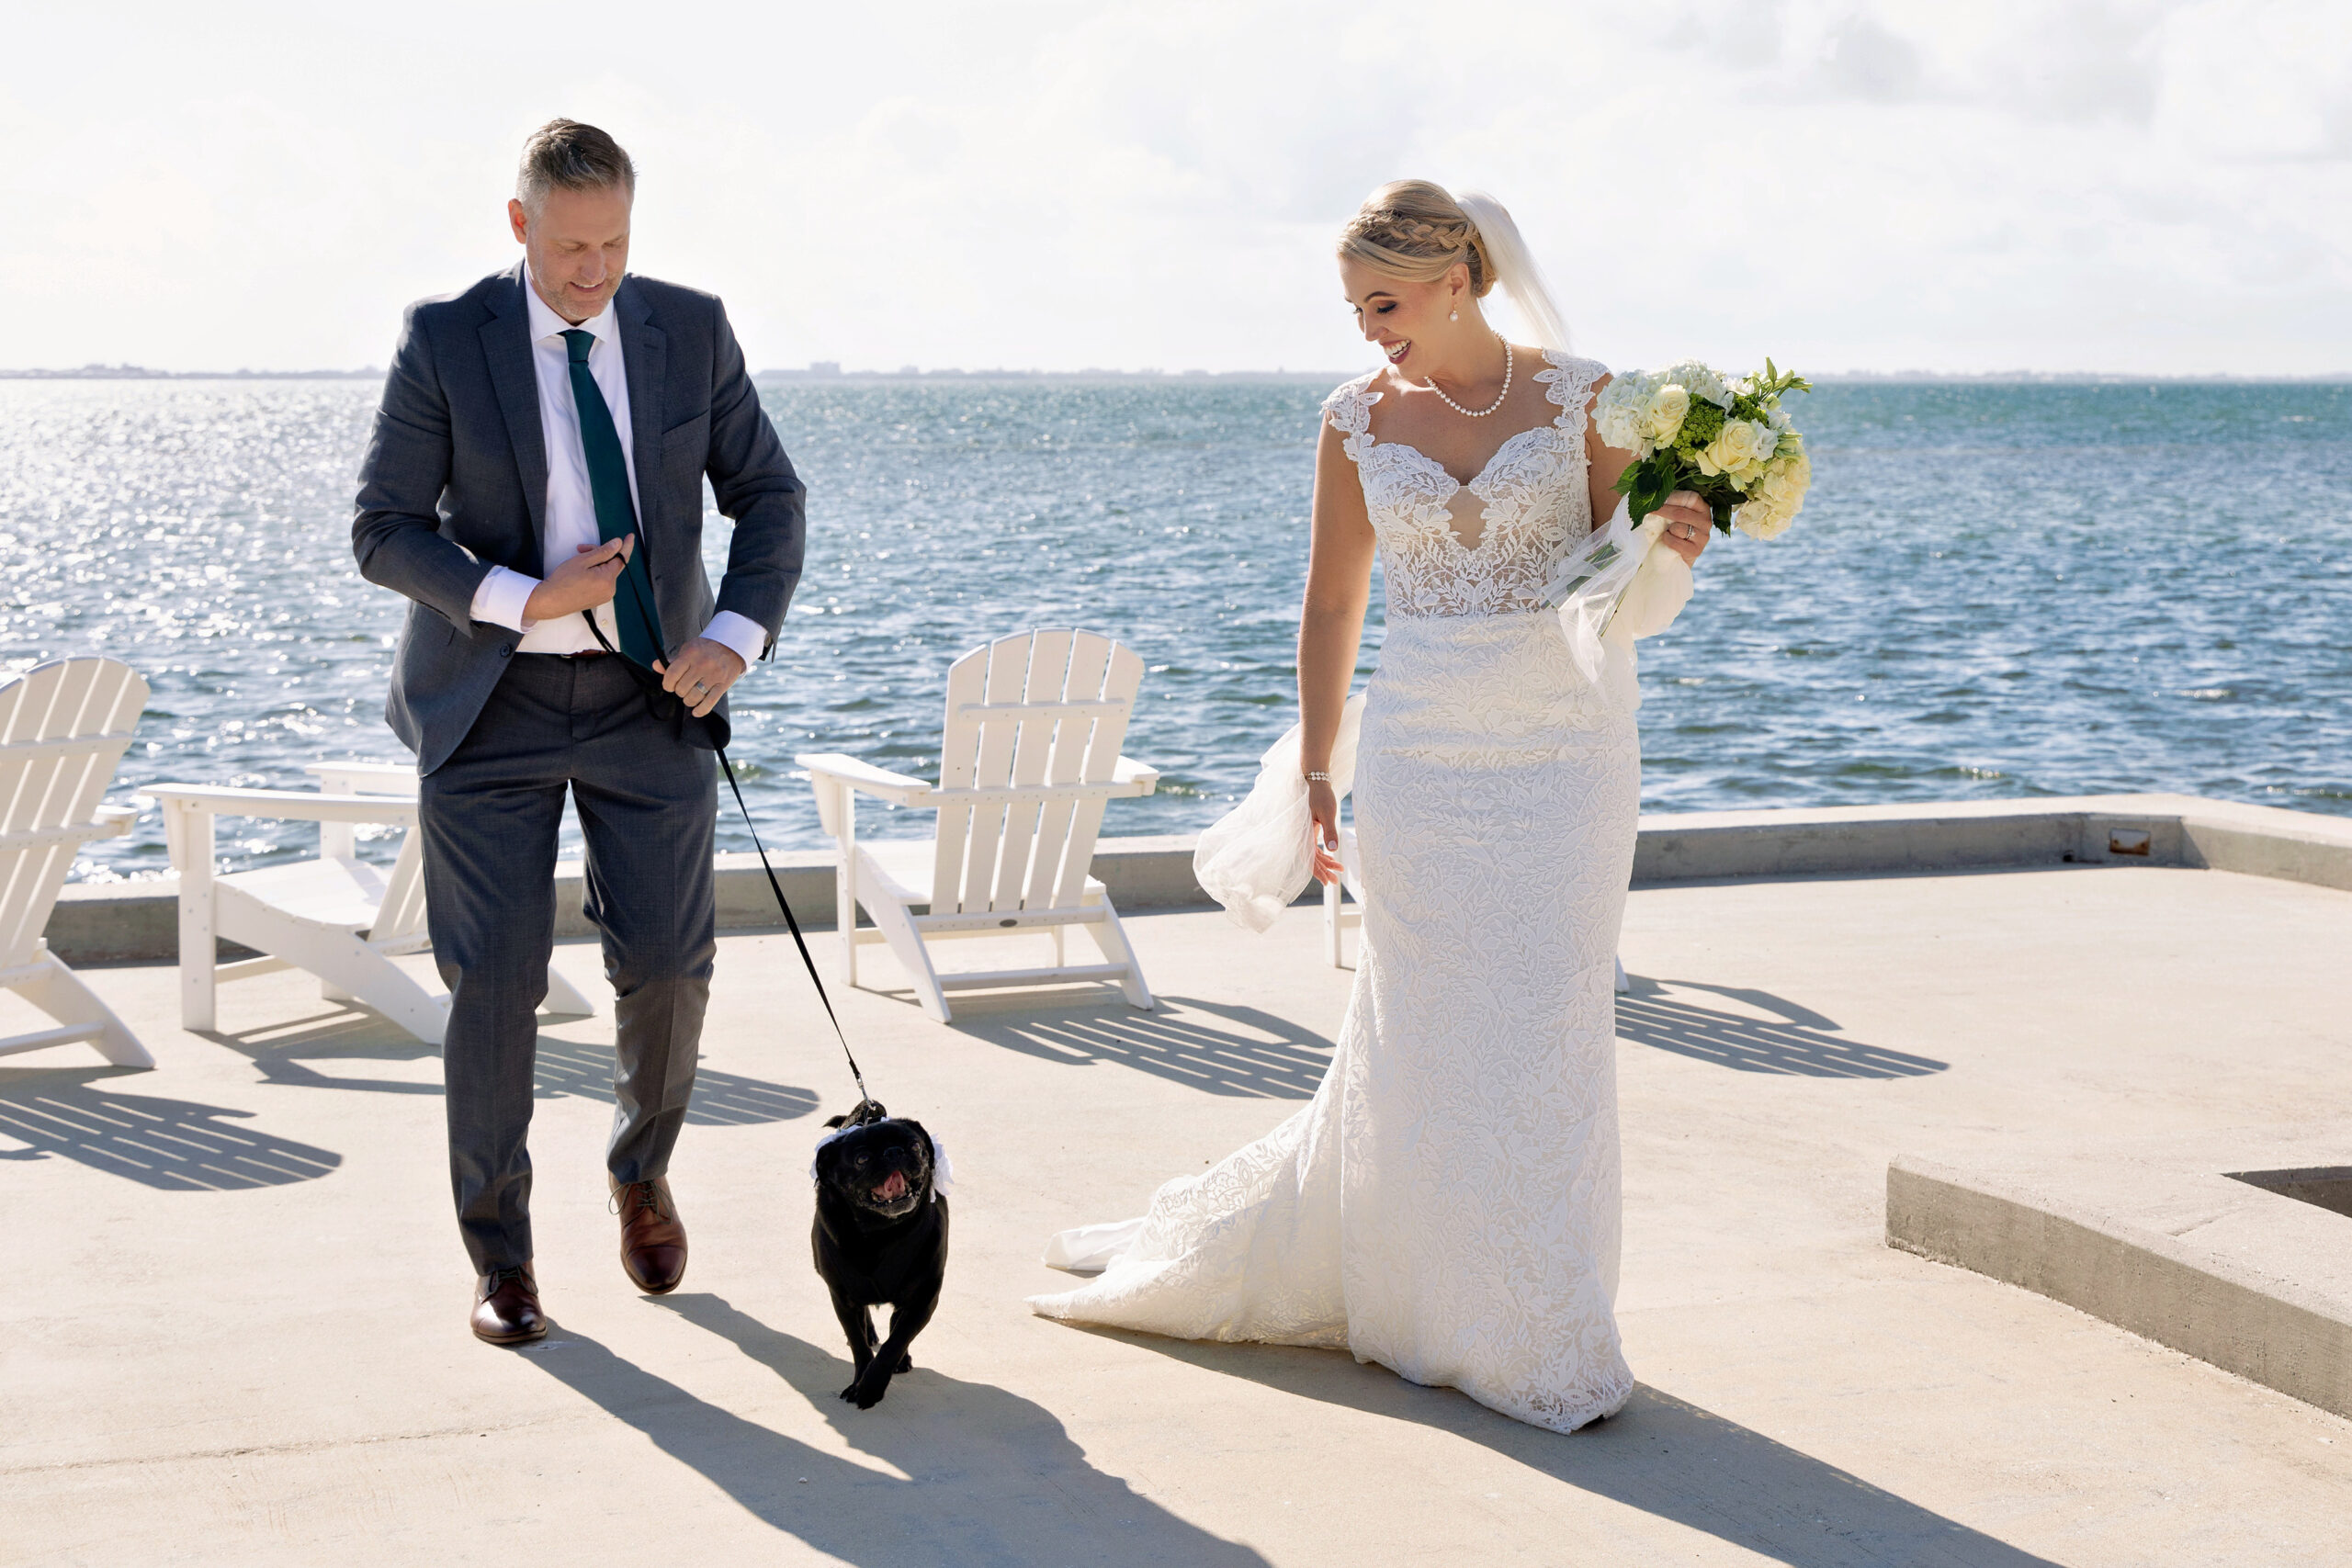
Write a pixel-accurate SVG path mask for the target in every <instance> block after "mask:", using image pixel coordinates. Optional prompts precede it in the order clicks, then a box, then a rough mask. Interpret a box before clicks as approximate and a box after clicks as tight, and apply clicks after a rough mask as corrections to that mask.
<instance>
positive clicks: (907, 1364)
mask: <svg viewBox="0 0 2352 1568" xmlns="http://www.w3.org/2000/svg"><path fill="white" fill-rule="evenodd" d="M914 1370H915V1358H914V1353H913V1352H912V1351H909V1352H908V1353H907V1354H906V1355H903V1356H901V1357H899V1371H902V1372H910V1371H914Z"/></svg>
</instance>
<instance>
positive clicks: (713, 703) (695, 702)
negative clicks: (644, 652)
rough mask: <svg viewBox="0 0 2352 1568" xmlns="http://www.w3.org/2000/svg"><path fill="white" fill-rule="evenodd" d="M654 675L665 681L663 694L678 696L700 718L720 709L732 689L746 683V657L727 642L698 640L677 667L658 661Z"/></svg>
mask: <svg viewBox="0 0 2352 1568" xmlns="http://www.w3.org/2000/svg"><path fill="white" fill-rule="evenodd" d="M653 672H654V673H655V674H657V675H659V676H661V677H662V690H663V691H665V692H669V693H673V694H675V695H676V696H677V697H678V698H679V699H680V700H681V701H683V702H684V704H685V705H687V706H688V707H689V708H692V709H693V710H694V716H695V717H696V718H700V717H702V716H703V715H705V714H707V713H708V712H709V711H710V710H711V709H713V708H715V707H717V706H718V699H719V698H721V697H723V696H725V695H726V694H727V688H728V687H729V686H731V685H733V684H734V683H735V682H737V681H739V680H741V679H742V676H743V656H742V655H741V654H740V653H738V652H736V651H735V650H734V649H731V648H729V647H728V646H727V645H726V644H725V643H723V642H715V641H713V640H712V639H711V638H709V637H696V638H695V640H694V641H692V642H690V643H688V644H686V647H685V651H684V652H683V653H681V654H679V655H678V660H677V662H676V663H674V664H665V663H663V662H662V660H659V659H657V660H654V661H653Z"/></svg>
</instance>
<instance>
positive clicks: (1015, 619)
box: [0, 379, 2352, 880]
mask: <svg viewBox="0 0 2352 1568" xmlns="http://www.w3.org/2000/svg"><path fill="white" fill-rule="evenodd" d="M1327 390H1328V387H1327V386H1325V385H1324V384H1322V383H1320V382H1307V381H1297V382H1282V381H1275V382H1225V381H1216V380H1204V381H1198V382H1192V381H1182V380H1179V381H1171V382H1164V383H1159V382H1151V383H1147V382H1135V381H1125V382H1121V381H1103V382H1099V383H1082V384H1073V383H1061V382H1041V381H1018V380H1002V381H982V380H978V379H973V380H945V379H928V380H921V381H891V380H876V381H866V382H860V381H856V380H844V381H841V382H796V383H790V384H783V385H777V386H774V387H771V388H768V389H765V390H764V393H763V396H764V400H765V402H766V405H767V408H768V411H769V412H770V413H771V414H772V415H773V416H774V417H775V422H776V423H777V426H778V428H779V429H780V430H781V432H782V433H783V436H784V440H785V444H786V447H787V449H789V450H790V452H791V453H792V455H793V457H794V459H795V461H796V462H797V464H798V466H799V468H800V469H801V472H802V474H803V475H804V477H805V478H806V479H807V480H808V483H809V519H810V523H809V565H808V572H807V575H806V577H805V578H804V580H803V582H802V585H801V588H800V591H799V594H798V596H797V599H796V601H795V603H794V606H793V611H792V616H791V619H790V621H789V623H788V625H787V626H786V631H785V635H784V637H783V638H782V640H781V642H780V643H779V645H778V649H777V652H776V657H775V660H774V661H773V662H772V663H770V664H768V665H766V666H763V667H762V668H760V669H759V670H757V671H754V672H752V674H751V675H750V676H749V677H747V678H746V680H745V682H743V683H742V685H741V686H739V688H738V696H737V700H736V703H735V707H734V711H735V715H736V735H737V741H736V745H735V747H734V753H735V755H736V756H737V759H738V761H739V764H740V765H741V766H742V771H743V772H744V773H745V774H746V779H745V783H746V785H747V789H748V792H749V794H750V796H751V799H752V807H753V809H754V811H755V812H756V813H757V814H758V816H759V819H760V825H761V831H762V833H763V836H764V837H765V838H766V840H767V841H768V842H769V843H770V844H771V845H774V846H784V847H813V846H815V845H818V844H820V843H821V842H823V841H824V840H822V838H821V836H820V833H819V830H818V827H817V820H816V814H815V811H814V809H813V807H812V806H811V803H810V799H809V789H808V785H807V784H806V783H805V782H804V781H803V780H801V779H800V778H798V777H797V776H796V773H795V770H794V768H793V763H792V760H791V759H792V755H793V753H795V752H796V751H804V750H841V751H847V752H850V753H852V754H854V755H856V756H860V757H864V758H866V759H868V760H869V761H875V762H877V763H880V764H881V765H883V766H886V767H890V768H895V769H898V770H899V771H901V772H906V773H916V774H929V773H931V771H932V770H933V768H935V767H936V765H937V751H936V746H937V735H938V728H939V718H940V709H941V700H942V699H941V678H942V674H943V671H944V670H945V668H946V666H947V665H948V663H949V662H950V661H952V660H954V659H955V658H956V655H958V654H960V653H962V652H963V651H965V650H966V649H969V648H970V647H972V646H973V645H975V644H977V643H978V642H980V641H983V640H985V639H987V638H989V637H993V636H996V635H1000V634H1001V633H1003V632H1007V631H1012V630H1018V629H1021V628H1024V627H1028V626H1042V625H1069V624H1076V625H1080V626H1089V627H1093V628H1095V629H1098V630H1102V631H1105V632H1109V633H1112V634H1114V635H1115V636H1117V637H1121V638H1123V639H1125V641H1127V642H1129V643H1130V644H1132V645H1133V646H1134V647H1135V648H1136V649H1137V650H1138V651H1139V652H1140V653H1141V654H1142V656H1143V658H1144V660H1145V662H1146V665H1147V666H1148V670H1149V673H1148V675H1147V676H1146V678H1145V683H1144V691H1143V703H1142V705H1141V709H1140V711H1139V712H1138V714H1137V716H1136V720H1135V723H1134V725H1133V727H1132V728H1131V729H1130V732H1129V738H1128V740H1127V745H1126V750H1127V751H1128V752H1129V753H1130V754H1131V755H1134V756H1136V757H1139V758H1143V759H1146V760H1148V761H1151V762H1153V763H1156V764H1158V765H1159V767H1160V768H1161V769H1162V770H1163V782H1162V784H1161V787H1160V792H1159V795H1155V796H1152V797H1150V798H1148V799H1145V800H1139V801H1121V802H1114V803H1113V805H1112V807H1111V809H1110V812H1109V814H1108V817H1107V818H1106V820H1105V824H1104V831H1105V833H1107V834H1138V833H1163V832H1181V831H1185V830H1189V829H1197V828H1199V827H1201V826H1203V825H1204V824H1205V823H1207V822H1209V821H1211V820H1213V819H1214V818H1216V816H1218V815H1219V814H1220V813H1221V812H1223V811H1224V810H1225V809H1226V808H1227V806H1228V804H1229V803H1230V802H1231V801H1232V800H1234V799H1236V798H1238V795H1240V794H1241V793H1242V792H1244V791H1246V790H1247V788H1248V787H1249V784H1250V779H1251V777H1252V776H1253V775H1254V773H1255V769H1256V761H1257V758H1258V755H1259V753H1260V752H1261V750H1264V748H1265V747H1266V746H1267V745H1268V744H1269V743H1271V742H1272V739H1274V738H1275V736H1277V735H1278V734H1279V733H1280V732H1281V731H1282V730H1283V728H1285V727H1287V726H1288V725H1289V724H1290V722H1291V721H1292V718H1293V717H1294V711H1293V709H1294V702H1295V699H1294V694H1293V668H1292V654H1291V642H1292V636H1293V632H1294V629H1295V615H1296V606H1297V603H1298V597H1299V592H1300V587H1301V584H1302V581H1303V580H1304V574H1305V567H1306V513H1307V503H1308V492H1309V489H1310V484H1311V480H1312V467H1313V443H1314V437H1315V428H1316V405H1317V402H1318V401H1319V400H1320V399H1321V397H1322V395H1323V393H1324V392H1325V391H1327ZM375 392H376V389H375V388H374V387H373V386H371V385H364V384H358V383H351V382H316V381H309V382H305V381H285V382H232V381H220V382H209V381H179V382H100V381H90V382H47V383H42V382H24V381H17V382H0V561H5V563H6V579H5V581H0V660H4V661H5V662H6V667H7V668H9V669H21V668H23V667H24V666H26V665H28V664H29V663H31V662H33V661H35V660H40V659H43V658H50V657H55V656H58V655H61V654H70V653H83V652H104V653H108V654H112V655H114V656H116V657H118V658H120V659H124V660H129V661H130V663H132V664H133V665H135V666H136V667H138V668H139V669H140V670H141V671H143V672H144V673H145V674H146V675H147V677H148V679H149V681H150V682H152V683H153V688H154V697H153V704H152V705H151V706H150V708H149V710H148V713H147V715H146V717H145V719H144V720H143V721H142V723H141V727H140V737H139V740H138V742H137V744H136V745H134V747H133V748H132V750H131V752H130V756H129V757H128V758H126V760H125V761H124V765H123V769H122V773H121V775H120V778H119V781H118V785H117V788H116V789H115V790H114V792H113V793H112V795H111V796H110V798H111V799H114V800H116V801H118V802H122V803H130V801H131V798H132V796H133V795H135V794H136V791H137V789H138V787H139V786H140V785H141V784H149V783H154V782H159V781H164V780H184V781H198V782H209V783H220V784H250V785H269V786H279V787H303V786H304V785H305V784H306V781H305V779H304V778H303V776H302V774H301V773H300V769H301V766H302V764H303V763H305V762H308V761H315V760H318V759H322V758H330V757H351V756H361V757H379V758H385V759H392V758H397V757H400V756H401V751H400V749H399V747H398V744H397V743H396V742H395V741H394V740H393V739H392V738H391V735H390V731H388V730H387V729H386V728H384V726H383V722H382V718H381V708H382V703H383V693H384V682H385V676H386V671H387V670H388V668H389V662H390V652H391V643H392V637H393V634H394V632H395V630H396V627H397V624H398V616H399V614H400V609H401V603H400V601H398V600H397V599H396V598H395V597H394V596H393V595H391V594H390V593H388V592H383V591H380V590H378V589H376V588H373V587H371V586H369V585H368V583H366V582H364V581H361V580H360V578H359V576H358V574H357V572H356V570H354V568H353V566H352V561H351V555H350V548H349V533H348V526H349V519H350V510H351V493H352V489H353V475H354V472H355V469H356V464H357V461H358V457H359V454H360V450H361V446H362V444H363V442H364V441H365V438H366V433H367V428H368V415H369V412H370V410H371V408H372V405H373V402H374V398H375ZM1797 418H1798V421H1799V423H1800V425H1801V427H1802V428H1804V430H1805V431H1806V432H1807V434H1808V437H1809V443H1810V447H1811V450H1812V452H1813V454H1814V457H1815V487H1814V491H1813V496H1812V500H1811V501H1810V502H1809V503H1808V505H1807V507H1806V509H1805V512H1804V514H1803V516H1801V517H1800V518H1799V520H1798V522H1797V525H1796V526H1795V528H1794V529H1792V531H1791V532H1790V533H1789V534H1788V535H1787V536H1784V537H1782V538H1781V539H1779V540H1777V541H1774V542H1772V543H1770V544H1758V543H1757V542H1755V541H1752V540H1748V539H1746V538H1740V537H1732V538H1718V539H1717V540H1716V541H1715V543H1714V545H1713V547H1711V548H1710V550H1709V551H1708V554H1707V558H1706V559H1705V561H1704V562H1703V563H1702V568H1701V572H1700V591H1699V593H1698V595H1697V597H1696V598H1695V599H1694V600H1693V601H1692V603H1691V606H1690V608H1689V609H1688V610H1686V611H1685V612H1684V614H1683V615H1682V618H1681V619H1680V621H1679V623H1678V624H1677V625H1676V626H1675V627H1674V628H1673V629H1672V630H1670V631H1669V632H1668V633H1667V634H1666V635H1664V636H1662V637H1657V638H1655V639H1652V640H1649V641H1646V642H1645V643H1644V644H1643V645H1642V681H1643V688H1644V692H1645V705H1644V708H1643V711H1642V728H1643V748H1644V755H1645V764H1644V795H1645V807H1647V808H1649V809H1653V810H1697V809H1703V808H1710V807H1758V806H1821V805H1841V804H1874V803H1883V802H1895V801H1905V800H1928V799H1965V798H1986V797H2030V796H2035V795H2071V794H2077V793H2084V792H2089V791H2109V790H2177V791H2185V792H2190V793H2195V794H2201V795H2214V796H2219V797H2222V798H2226V799H2233V800H2245V801H2254V802H2258V803H2261V804H2266V805H2273V806H2282V807H2296V808H2300V809H2304V810H2312V811H2324V812H2332V813H2337V814H2347V813H2352V638H2348V637H2346V614H2347V611H2352V560H2347V558H2346V554H2345V550H2344V541H2345V539H2346V525H2347V523H2352V387H2347V386H2344V385H2333V384H2296V385H2245V384H2237V385H2220V386H2209V385H2193V384H2183V383H2164V384H2158V385H2154V386H2151V385H2146V384H2138V385H2108V384H2101V385H2046V384H2045V385H1994V384H1984V383H1968V384H1946V385H1893V384H1848V385H1837V386H1831V387H1827V388H1825V389H1822V390H1820V391H1818V392H1816V393H1815V394H1813V395H1812V396H1811V397H1809V398H1805V399H1803V400H1799V403H1798V405H1797ZM709 535H710V536H709V540H708V547H709V552H710V558H711V570H712V573H713V577H714V580H715V579H716V577H717V574H718V569H719V564H720V561H721V558H722V557H723V553H724V550H725V547H726V525H725V523H724V521H723V520H721V519H718V518H716V517H714V518H713V519H712V520H711V526H710V530H709ZM1380 631H1381V628H1380V624H1379V615H1378V611H1377V594H1376V593H1375V610H1374V617H1373V624H1372V625H1371V626H1370V627H1369V628H1368V630H1367V637H1366V639H1365V641H1366V646H1365V652H1364V656H1363V671H1364V672H1366V673H1369V671H1371V669H1372V668H1373V666H1374V664H1375V663H1376V661H1377V658H1378V644H1379V639H1380ZM861 810H862V813H863V815H862V818H861V830H862V831H865V832H868V833H877V834H883V835H916V834H922V833H926V832H928V830H929V820H930V819H929V818H928V816H927V815H924V814H921V813H898V812H892V811H889V810H888V809H887V808H884V807H879V806H876V805H874V804H871V803H869V804H867V805H865V807H861ZM221 827H222V831H221V835H220V843H221V852H222V859H223V863H224V865H227V866H231V867H238V866H246V865H253V864H259V863H266V862H268V861H270V860H272V859H275V858H280V857H284V856H288V855H292V854H297V853H307V852H311V846H312V845H313V844H314V842H315V840H314V837H313V834H314V829H310V828H307V827H303V826H300V825H283V824H277V823H269V822H258V821H224V822H223V823H222V825H221ZM719 838H720V842H721V845H722V847H725V848H729V849H745V848H749V847H750V843H749V840H748V838H747V837H746V836H745V834H744V832H743V829H742V828H741V823H740V822H738V821H736V820H735V819H734V818H733V815H732V812H731V811H729V812H726V813H723V814H722V816H721V818H720V820H719ZM379 848H383V849H388V848H389V844H386V843H381V842H379ZM165 864H166V859H165V854H164V843H163V836H162V830H161V823H160V821H159V820H158V818H157V815H156V813H155V812H154V811H153V809H152V808H150V809H149V810H148V811H147V812H146V814H145V815H143V816H142V817H141V819H140V822H139V826H138V829H137V831H136V832H134V833H133V834H132V835H131V836H130V837H129V838H127V839H120V840H105V841H101V842H98V843H94V844H92V845H90V846H89V847H88V849H87V851H86V852H85V860H84V861H83V863H81V864H80V865H79V866H78V867H77V869H76V875H77V877H79V878H81V879H84V880H109V879H113V878H118V877H142V876H152V875H154V874H159V873H160V872H161V871H162V870H163V869H164V866H165Z"/></svg>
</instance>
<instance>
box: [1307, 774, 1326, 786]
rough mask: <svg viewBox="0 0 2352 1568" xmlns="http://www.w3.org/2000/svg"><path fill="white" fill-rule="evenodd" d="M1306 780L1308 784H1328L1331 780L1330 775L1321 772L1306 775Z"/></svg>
mask: <svg viewBox="0 0 2352 1568" xmlns="http://www.w3.org/2000/svg"><path fill="white" fill-rule="evenodd" d="M1306 782H1307V783H1308V784H1329V783H1330V782H1331V775H1330V774H1329V773H1321V772H1317V773H1309V774H1307V775H1306Z"/></svg>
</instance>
